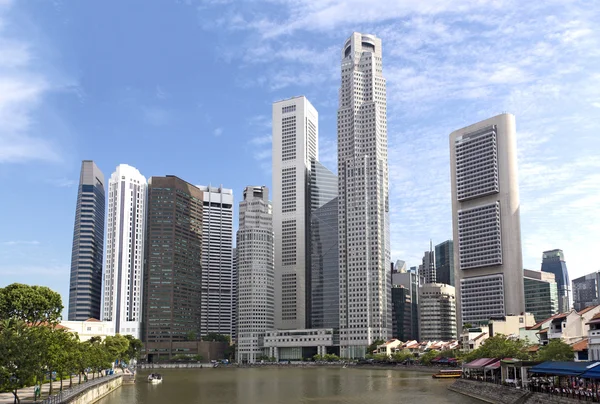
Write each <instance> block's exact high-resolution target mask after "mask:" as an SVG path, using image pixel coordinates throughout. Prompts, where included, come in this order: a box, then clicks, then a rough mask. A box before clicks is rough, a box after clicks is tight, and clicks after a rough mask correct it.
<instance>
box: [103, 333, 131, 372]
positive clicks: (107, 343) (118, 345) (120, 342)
mask: <svg viewBox="0 0 600 404" xmlns="http://www.w3.org/2000/svg"><path fill="white" fill-rule="evenodd" d="M104 347H105V348H106V351H107V353H108V355H109V359H110V361H111V362H115V361H119V365H120V366H121V368H122V367H123V361H124V359H125V358H126V356H127V353H128V351H129V339H127V338H125V337H124V336H123V335H121V334H117V335H115V336H108V337H106V339H105V340H104ZM127 359H129V358H127Z"/></svg>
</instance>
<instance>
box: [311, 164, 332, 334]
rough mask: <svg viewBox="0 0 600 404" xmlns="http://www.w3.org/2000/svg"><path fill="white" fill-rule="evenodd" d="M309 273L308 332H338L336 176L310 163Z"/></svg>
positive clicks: (320, 165) (321, 166)
mask: <svg viewBox="0 0 600 404" xmlns="http://www.w3.org/2000/svg"><path fill="white" fill-rule="evenodd" d="M310 202H311V203H310V207H311V213H310V231H309V234H310V261H309V262H310V271H308V272H310V273H309V274H308V276H307V280H308V282H309V285H308V287H307V290H308V296H307V302H309V305H308V307H309V308H310V309H309V312H308V313H307V318H308V319H309V326H310V327H311V328H334V329H338V328H339V325H340V321H339V285H340V280H339V250H338V199H337V176H336V175H335V174H333V173H332V172H331V171H329V170H328V169H327V168H325V167H324V166H323V165H322V164H320V163H319V162H318V161H316V160H314V159H313V160H312V162H311V181H310Z"/></svg>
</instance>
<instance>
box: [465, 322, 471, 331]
mask: <svg viewBox="0 0 600 404" xmlns="http://www.w3.org/2000/svg"><path fill="white" fill-rule="evenodd" d="M469 328H473V324H471V323H464V324H463V330H468V329H469Z"/></svg>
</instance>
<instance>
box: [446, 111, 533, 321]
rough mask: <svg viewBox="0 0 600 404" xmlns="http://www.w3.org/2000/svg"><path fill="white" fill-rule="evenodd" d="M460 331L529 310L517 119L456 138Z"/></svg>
mask: <svg viewBox="0 0 600 404" xmlns="http://www.w3.org/2000/svg"><path fill="white" fill-rule="evenodd" d="M450 167H451V170H450V171H451V186H452V224H453V232H454V237H453V239H454V267H455V281H456V289H457V293H456V294H457V318H458V325H459V328H462V325H463V324H465V323H471V324H476V323H481V322H487V321H488V320H489V319H490V318H491V317H498V316H504V315H510V314H515V315H518V314H520V313H522V312H523V311H524V310H525V297H524V292H523V258H522V254H521V224H520V217H519V183H518V175H517V139H516V132H515V117H514V115H511V114H501V115H498V116H495V117H493V118H490V119H486V120H484V121H481V122H478V123H476V124H473V125H470V126H467V127H466V128H462V129H459V130H457V131H454V132H452V133H451V134H450Z"/></svg>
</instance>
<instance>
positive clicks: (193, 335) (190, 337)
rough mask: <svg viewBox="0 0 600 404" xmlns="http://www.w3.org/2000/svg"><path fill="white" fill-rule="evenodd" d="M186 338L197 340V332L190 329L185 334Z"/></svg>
mask: <svg viewBox="0 0 600 404" xmlns="http://www.w3.org/2000/svg"><path fill="white" fill-rule="evenodd" d="M185 339H186V340H188V341H196V339H197V334H196V333H195V332H194V331H188V333H187V334H186V335H185Z"/></svg>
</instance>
